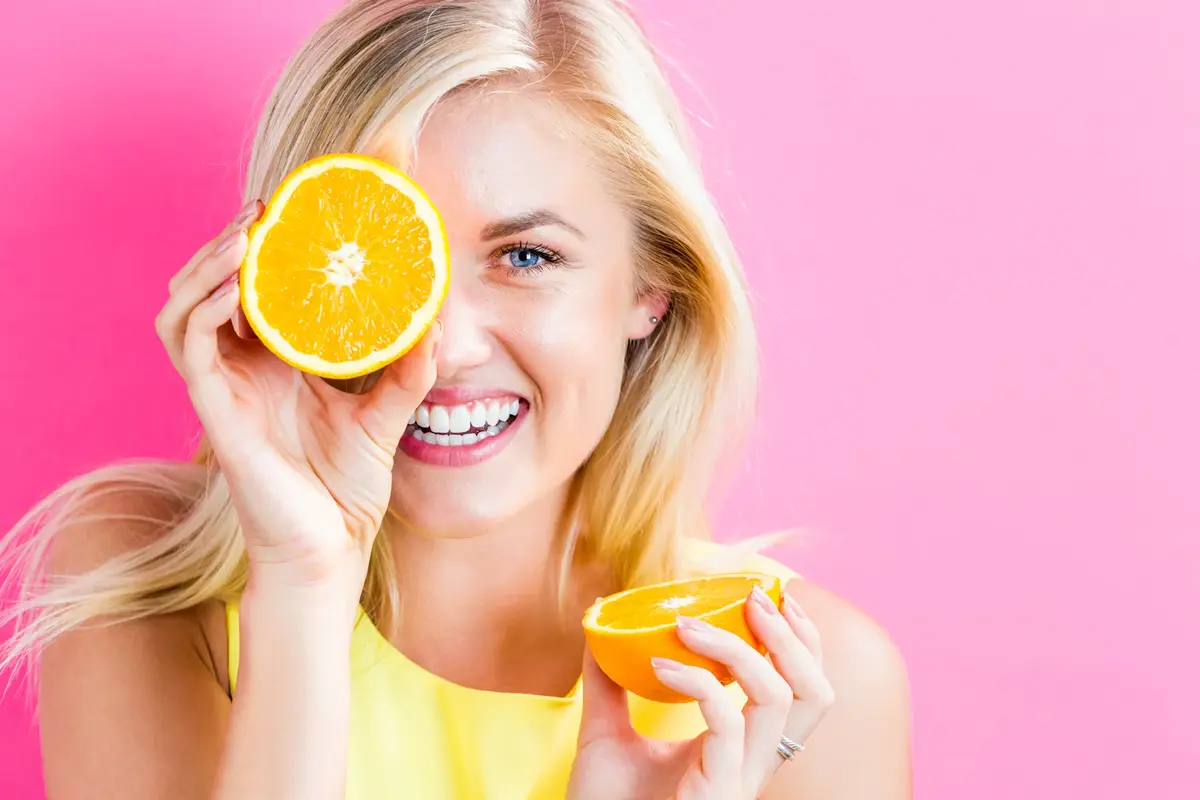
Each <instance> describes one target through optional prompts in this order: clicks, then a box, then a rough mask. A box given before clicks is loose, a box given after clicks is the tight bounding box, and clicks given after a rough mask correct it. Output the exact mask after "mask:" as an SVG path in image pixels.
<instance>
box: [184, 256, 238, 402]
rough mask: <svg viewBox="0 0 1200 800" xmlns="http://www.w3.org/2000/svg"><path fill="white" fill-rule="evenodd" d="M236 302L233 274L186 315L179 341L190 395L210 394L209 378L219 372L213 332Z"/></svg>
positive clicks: (236, 287) (228, 314)
mask: <svg viewBox="0 0 1200 800" xmlns="http://www.w3.org/2000/svg"><path fill="white" fill-rule="evenodd" d="M237 305H238V282H237V278H236V276H235V277H234V278H231V279H230V280H228V281H226V282H225V283H224V284H222V285H221V286H219V287H218V288H217V290H216V291H214V292H213V293H212V294H210V295H209V296H208V297H207V298H206V299H205V300H204V301H202V302H201V303H200V304H199V305H198V306H196V308H195V309H194V310H193V311H192V313H191V314H190V315H189V316H188V321H187V331H186V333H185V334H184V342H183V363H184V370H183V373H184V376H185V378H186V380H187V382H188V387H189V389H190V390H191V391H192V393H193V394H194V395H199V396H202V397H204V396H207V395H209V394H210V388H211V386H212V379H213V378H214V377H216V376H218V375H219V373H220V363H219V360H220V353H219V349H218V343H217V331H218V330H220V328H221V326H222V325H224V324H225V323H226V322H228V321H229V319H230V317H232V316H233V312H234V310H235V309H236V308H237ZM208 399H211V398H208Z"/></svg>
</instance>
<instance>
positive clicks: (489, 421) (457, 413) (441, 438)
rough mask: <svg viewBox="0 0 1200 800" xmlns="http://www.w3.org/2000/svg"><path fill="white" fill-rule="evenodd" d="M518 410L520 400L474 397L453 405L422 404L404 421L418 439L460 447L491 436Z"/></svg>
mask: <svg viewBox="0 0 1200 800" xmlns="http://www.w3.org/2000/svg"><path fill="white" fill-rule="evenodd" d="M520 410H521V401H520V400H505V401H503V402H501V401H499V400H478V401H476V402H473V403H466V404H463V405H457V406H439V405H429V404H426V403H422V404H421V405H419V406H417V410H416V411H414V412H413V413H412V414H411V415H410V416H409V418H408V424H409V425H413V426H414V427H413V430H412V437H413V438H414V439H416V440H417V441H418V442H425V443H427V444H437V445H441V446H443V447H462V446H464V445H472V444H478V443H479V442H482V441H483V440H484V439H486V438H488V437H489V436H495V435H496V434H497V433H499V432H500V431H502V430H504V429H505V428H507V427H508V425H509V423H508V420H509V419H510V418H512V417H516V416H517V414H518V413H519V412H520ZM472 428H474V429H476V430H472ZM479 428H483V429H484V430H478V429H479Z"/></svg>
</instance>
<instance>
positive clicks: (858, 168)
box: [0, 0, 1200, 800]
mask: <svg viewBox="0 0 1200 800" xmlns="http://www.w3.org/2000/svg"><path fill="white" fill-rule="evenodd" d="M335 5H336V3H335V2H334V0H242V1H241V2H235V1H234V0H208V1H207V2H205V3H161V2H151V0H140V2H139V0H109V1H108V2H106V3H91V2H65V1H64V0H54V1H53V2H51V1H50V0H41V2H38V3H20V4H15V3H14V4H11V7H10V8H9V9H8V10H7V11H6V14H5V16H6V24H5V25H4V26H3V30H2V31H0V75H4V76H5V77H4V79H3V81H0V109H3V110H2V111H0V117H2V118H3V121H4V122H3V125H0V176H3V190H2V191H0V269H2V270H3V273H2V274H3V278H4V280H3V284H2V286H3V292H0V342H3V345H2V346H0V375H3V376H4V382H5V386H6V390H5V391H4V392H3V393H2V394H0V426H2V427H0V440H2V441H3V442H4V443H5V449H4V454H3V457H2V460H0V469H2V470H3V477H4V492H3V494H2V495H0V527H7V526H8V525H9V524H11V523H12V522H13V521H14V520H15V519H16V517H17V516H18V514H19V512H20V511H21V510H22V509H24V508H26V507H27V506H28V505H29V504H31V503H32V502H34V500H35V499H36V498H37V497H39V496H40V495H41V494H42V493H44V492H46V491H48V490H49V489H51V488H52V487H53V486H54V485H56V484H57V483H59V482H61V481H63V480H64V479H66V478H68V477H70V476H71V475H73V474H75V473H77V472H79V471H81V470H83V469H86V468H89V467H93V466H96V465H98V464H100V463H102V462H105V461H107V460H110V459H113V458H116V457H124V456H135V455H146V454H156V455H180V454H183V453H184V452H185V448H186V441H187V439H188V437H189V436H190V435H191V433H192V432H193V430H194V422H193V418H192V416H191V414H190V411H189V408H188V405H187V403H186V399H185V396H184V393H183V391H182V389H181V387H180V385H179V383H178V382H177V381H176V380H175V378H174V377H173V376H172V374H171V372H170V369H169V366H168V364H167V361H166V359H165V357H164V356H163V354H162V353H161V352H160V350H159V347H158V344H157V342H156V340H155V337H154V333H153V330H152V318H153V316H154V313H155V311H156V310H157V308H158V305H159V303H160V301H161V300H162V298H163V295H164V291H165V282H166V279H167V277H168V275H169V274H170V273H171V272H173V271H174V269H175V268H176V267H177V265H179V264H181V263H182V262H183V261H184V260H185V259H186V258H187V256H188V255H189V254H190V252H191V250H192V249H193V248H194V247H195V246H196V245H197V244H199V243H200V242H201V241H203V240H204V239H206V238H207V237H208V236H209V235H210V234H211V233H212V232H213V231H214V230H215V229H217V228H218V227H219V226H220V225H221V224H222V223H223V222H224V221H225V219H226V218H227V216H228V215H229V214H230V213H231V212H232V211H233V210H234V208H235V207H236V205H237V197H236V195H237V185H238V180H239V169H238V159H239V152H240V151H241V149H242V147H243V144H244V142H245V141H246V140H247V137H248V136H249V130H250V125H251V122H252V119H253V114H254V112H255V110H256V109H257V107H258V106H259V104H260V103H261V101H262V99H263V97H264V96H265V93H266V91H267V90H268V87H269V85H270V83H271V81H272V79H273V76H274V75H275V74H276V72H277V70H278V69H279V67H280V66H281V64H282V62H283V60H284V58H285V56H286V54H287V53H288V52H289V51H291V49H292V48H293V47H294V46H295V45H296V44H297V43H298V42H299V41H300V39H301V38H302V36H303V35H304V34H305V32H306V31H308V30H310V29H311V28H312V27H313V26H314V25H315V24H316V23H317V22H318V21H319V20H320V19H321V18H322V17H323V16H324V15H325V14H326V13H327V12H328V11H329V10H330V9H331V8H332V7H334V6H335ZM638 5H639V6H640V8H641V9H642V11H643V15H644V18H645V19H646V20H647V22H648V25H649V28H650V30H651V32H652V34H653V36H654V37H655V38H656V39H657V40H658V41H659V42H660V43H661V44H662V46H663V47H664V48H665V50H666V51H667V52H668V53H669V54H671V55H672V56H673V57H674V58H675V59H676V60H677V61H678V62H679V64H680V65H681V66H682V68H683V71H684V72H686V73H687V78H688V80H690V81H691V84H694V85H695V86H698V87H700V89H699V90H697V89H694V88H691V84H689V83H688V80H683V79H682V76H677V77H681V80H680V85H681V86H682V87H683V91H684V93H685V96H686V99H687V101H688V104H689V106H690V107H691V109H692V110H693V112H694V115H695V117H696V118H697V120H698V121H702V123H703V124H700V125H699V127H700V130H701V135H702V139H703V144H704V149H705V153H706V157H707V166H708V171H709V174H710V176H711V179H712V182H713V186H714V189H715V191H716V192H717V193H718V195H719V198H720V201H721V204H722V206H723V208H724V209H725V211H726V213H727V215H728V217H729V220H730V224H731V225H732V228H733V230H734V233H735V236H736V238H737V240H738V241H739V242H740V244H741V248H742V251H743V253H744V255H745V259H746V263H747V265H748V270H749V272H750V275H751V279H752V282H753V285H754V288H755V290H756V293H757V299H758V307H759V310H760V319H761V324H762V334H763V337H762V342H763V345H762V346H763V353H764V357H765V373H766V374H765V378H766V398H765V402H764V403H763V408H762V422H761V425H760V428H759V433H758V436H757V439H756V441H755V449H754V451H753V455H752V457H751V458H750V459H749V461H748V463H747V466H746V467H745V469H743V470H741V471H740V472H739V479H738V483H737V485H736V487H735V491H733V492H732V493H731V494H729V495H728V496H727V498H726V500H725V501H724V503H723V505H722V520H723V528H722V530H723V531H724V535H726V536H730V537H733V536H740V535H744V534H748V533H751V532H757V531H761V530H764V529H775V528H778V527H782V526H786V525H792V524H797V523H804V524H809V525H812V526H814V527H816V528H818V529H820V531H821V535H820V536H819V537H817V538H815V539H813V540H812V541H811V542H810V543H809V544H808V545H807V546H806V547H805V548H804V549H802V550H801V549H797V550H793V551H792V552H790V553H787V554H785V555H786V558H787V560H789V561H790V562H791V563H793V564H795V565H797V566H798V567H799V568H801V569H802V570H803V571H805V572H806V573H807V574H809V575H810V576H811V577H813V578H814V579H817V580H819V581H822V582H824V583H826V584H828V585H830V586H832V587H834V588H835V589H837V590H838V591H840V592H841V593H843V594H844V595H846V596H848V597H849V598H851V599H852V600H854V601H856V602H857V603H859V604H860V605H861V606H863V607H865V608H866V609H867V610H869V611H870V612H871V613H872V614H874V615H875V616H876V617H877V618H878V619H880V620H881V621H882V622H883V623H884V624H885V625H886V626H887V627H888V629H889V630H890V631H891V632H892V633H893V635H894V636H895V638H896V639H897V640H898V642H899V643H900V645H901V647H902V648H903V650H904V652H905V653H906V654H907V658H908V662H909V667H910V670H911V673H912V683H913V692H914V699H915V708H916V711H915V713H916V732H917V754H916V755H917V784H918V795H919V796H920V797H922V798H930V799H934V798H936V799H937V800H941V799H943V798H944V799H945V800H951V799H952V798H971V799H972V800H993V799H998V798H1013V797H1046V798H1052V797H1053V798H1061V797H1078V798H1082V797H1087V798H1131V797H1138V798H1141V797H1146V798H1150V797H1153V798H1156V799H1157V800H1169V799H1173V798H1184V797H1195V796H1196V795H1197V793H1198V792H1200V788H1198V787H1200V734H1198V731H1200V690H1198V689H1197V685H1198V684H1197V680H1196V677H1197V662H1198V656H1200V625H1198V624H1197V611H1200V590H1198V588H1197V583H1198V581H1197V578H1198V576H1200V536H1198V535H1197V534H1198V531H1200V499H1198V497H1200V493H1198V492H1197V486H1196V479H1197V475H1198V474H1200V462H1198V461H1197V455H1196V454H1197V452H1200V435H1198V433H1200V431H1198V426H1197V423H1196V421H1195V419H1196V416H1195V415H1196V410H1197V409H1198V408H1200V376H1198V371H1200V367H1198V364H1200V358H1198V357H1200V352H1198V347H1197V341H1198V339H1200V337H1198V332H1197V328H1196V325H1197V322H1196V320H1197V318H1200V313H1198V312H1200V301H1198V297H1200V279H1198V278H1197V266H1200V265H1198V264H1197V261H1198V259H1197V256H1196V252H1197V245H1196V237H1195V231H1196V230H1197V228H1196V225H1197V220H1198V219H1200V189H1198V188H1197V187H1198V186H1200V147H1198V145H1197V142H1198V141H1200V89H1197V80H1196V76H1197V75H1198V74H1200V34H1198V33H1197V31H1200V13H1198V12H1197V11H1196V8H1197V6H1196V5H1195V4H1194V3H1189V2H1186V0H1160V2H1158V3H1154V4H1146V3H1144V2H1142V1H1141V0H1009V1H1008V2H1005V3H999V2H997V3H980V2H967V3H964V2H961V0H910V1H909V2H906V3H895V2H887V1H886V0H842V2H838V3H798V2H795V1H794V0H741V2H738V3H733V4H718V3H716V2H705V3H703V4H700V3H697V2H696V1H695V0H690V1H689V0H643V2H640V3H638ZM701 5H702V6H704V13H703V14H701V13H699V11H698V8H699V7H700V6H701ZM1189 318H1191V319H1192V322H1191V323H1188V322H1187V319H1189ZM0 760H2V761H3V764H2V769H0V796H3V797H13V798H32V797H38V796H40V795H41V783H40V779H39V776H38V749H37V744H36V734H35V731H34V729H33V727H32V722H31V720H30V718H29V715H28V714H27V712H26V710H25V708H24V706H23V704H22V702H21V700H20V699H19V698H12V697H10V699H8V700H6V701H5V702H4V704H3V706H2V707H0ZM1189 761H1190V765H1189V763H1188V762H1189Z"/></svg>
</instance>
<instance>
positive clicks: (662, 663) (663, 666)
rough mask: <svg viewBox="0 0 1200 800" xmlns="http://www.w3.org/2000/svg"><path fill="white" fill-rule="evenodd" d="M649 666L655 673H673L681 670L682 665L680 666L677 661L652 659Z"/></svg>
mask: <svg viewBox="0 0 1200 800" xmlns="http://www.w3.org/2000/svg"><path fill="white" fill-rule="evenodd" d="M650 666H652V667H654V671H655V672H666V673H675V672H680V671H681V670H682V669H683V664H680V663H679V662H678V661H672V660H671V659H669V658H657V657H655V658H652V659H650Z"/></svg>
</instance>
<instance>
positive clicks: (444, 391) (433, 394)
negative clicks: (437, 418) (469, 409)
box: [424, 386, 521, 441]
mask: <svg viewBox="0 0 1200 800" xmlns="http://www.w3.org/2000/svg"><path fill="white" fill-rule="evenodd" d="M503 397H521V395H519V394H517V393H516V392H511V391H509V390H508V389H500V388H497V387H494V386H491V387H488V386H483V387H481V386H446V387H444V388H441V389H431V390H430V392H429V394H427V395H425V400H424V402H426V403H429V404H430V405H438V406H457V405H462V404H464V403H469V402H471V401H472V400H486V399H492V398H494V399H500V398H503ZM484 441H486V440H484Z"/></svg>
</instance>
